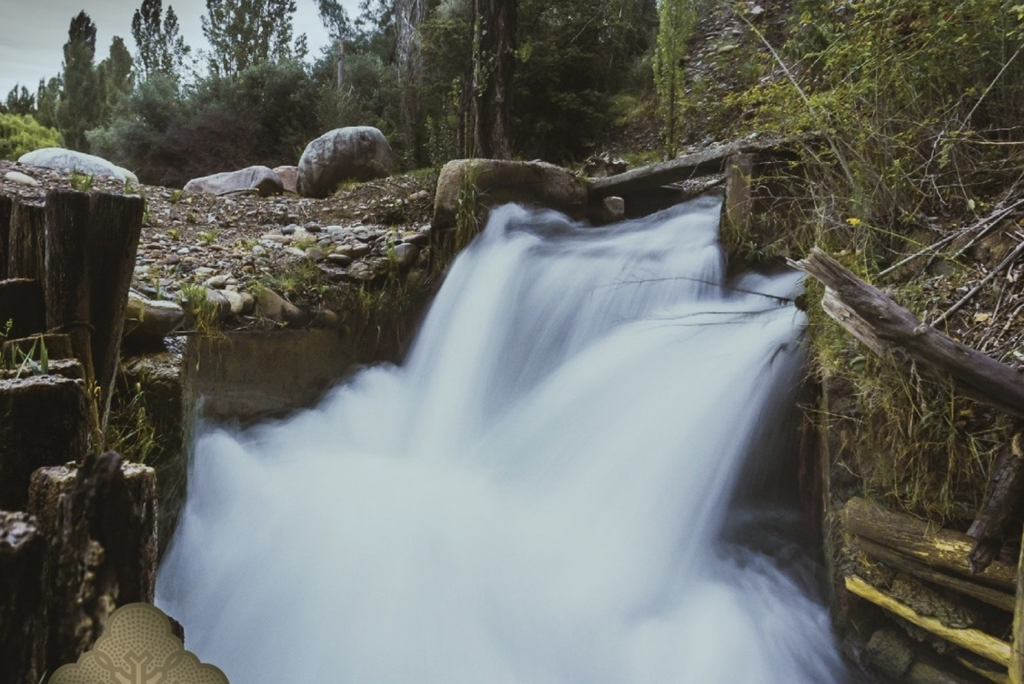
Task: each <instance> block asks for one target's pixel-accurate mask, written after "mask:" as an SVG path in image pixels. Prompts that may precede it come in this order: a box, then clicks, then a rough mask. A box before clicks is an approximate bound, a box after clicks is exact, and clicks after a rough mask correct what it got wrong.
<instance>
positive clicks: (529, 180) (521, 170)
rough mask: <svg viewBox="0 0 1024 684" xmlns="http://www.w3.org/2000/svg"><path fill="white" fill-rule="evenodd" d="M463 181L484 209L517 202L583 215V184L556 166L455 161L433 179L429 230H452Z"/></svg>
mask: <svg viewBox="0 0 1024 684" xmlns="http://www.w3.org/2000/svg"><path fill="white" fill-rule="evenodd" d="M467 177H470V178H472V179H473V184H474V185H475V186H476V189H477V201H478V202H479V203H481V204H483V205H485V206H487V207H493V206H495V205H498V204H504V203H506V202H518V203H520V204H529V205H534V206H540V207H547V208H551V209H557V210H558V211H561V212H564V213H566V214H569V215H570V216H573V217H575V218H582V217H583V215H584V214H585V213H586V208H587V185H586V183H585V182H584V181H583V180H581V179H580V178H577V177H576V176H574V175H573V174H571V173H569V172H568V171H566V170H565V169H563V168H561V167H560V166H555V165H554V164H548V163H546V162H539V161H532V162H520V161H505V160H501V159H455V160H453V161H450V162H448V163H447V164H445V165H444V167H443V168H442V169H441V174H440V176H439V177H438V179H437V192H436V193H435V195H434V218H433V222H432V227H433V228H435V229H445V228H453V227H454V226H455V217H456V213H457V208H458V202H459V193H460V192H461V190H462V188H463V185H464V184H465V182H466V179H467Z"/></svg>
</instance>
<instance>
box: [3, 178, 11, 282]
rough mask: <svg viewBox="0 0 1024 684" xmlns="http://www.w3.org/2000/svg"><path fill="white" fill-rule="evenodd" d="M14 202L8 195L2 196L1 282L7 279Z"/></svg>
mask: <svg viewBox="0 0 1024 684" xmlns="http://www.w3.org/2000/svg"><path fill="white" fill-rule="evenodd" d="M13 209H14V200H12V199H11V198H10V197H8V196H7V195H0V280H6V279H7V253H8V250H9V249H10V247H9V244H10V241H11V239H10V235H11V211H12V210H13Z"/></svg>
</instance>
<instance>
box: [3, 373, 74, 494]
mask: <svg viewBox="0 0 1024 684" xmlns="http://www.w3.org/2000/svg"><path fill="white" fill-rule="evenodd" d="M88 435H89V411H88V402H87V399H86V396H85V390H84V388H83V387H82V383H81V382H78V381H75V380H69V379H67V378H63V377H57V376H52V375H40V376H33V377H27V378H21V379H20V380H0V509H7V510H24V509H25V504H26V503H27V502H28V485H29V478H30V476H31V475H32V471H34V470H35V469H36V468H42V467H44V466H54V465H58V464H60V463H67V462H68V461H78V460H81V459H82V458H83V457H84V456H85V454H86V452H87V447H88V443H89V442H88Z"/></svg>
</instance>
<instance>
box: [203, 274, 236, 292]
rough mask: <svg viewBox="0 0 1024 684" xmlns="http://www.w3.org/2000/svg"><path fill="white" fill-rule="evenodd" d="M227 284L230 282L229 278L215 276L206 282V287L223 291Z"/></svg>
mask: <svg viewBox="0 0 1024 684" xmlns="http://www.w3.org/2000/svg"><path fill="white" fill-rule="evenodd" d="M229 282H231V276H226V275H216V276H213V277H212V278H209V279H208V280H207V281H206V286H207V287H212V288H213V289H215V290H223V289H224V288H225V287H227V284H228V283H229Z"/></svg>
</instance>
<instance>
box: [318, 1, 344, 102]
mask: <svg viewBox="0 0 1024 684" xmlns="http://www.w3.org/2000/svg"><path fill="white" fill-rule="evenodd" d="M317 9H318V11H319V12H320V21H321V22H322V23H323V25H324V27H325V28H326V29H327V32H328V33H329V34H330V35H331V40H333V41H334V42H335V45H336V48H335V50H336V52H335V55H336V57H335V65H336V66H335V79H334V80H335V85H336V86H337V88H338V90H341V87H342V85H344V83H345V38H346V37H348V35H349V33H350V32H351V31H352V25H351V23H350V22H349V19H348V13H347V12H346V11H345V7H344V6H343V5H342V4H341V3H340V2H338V0H317Z"/></svg>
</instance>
